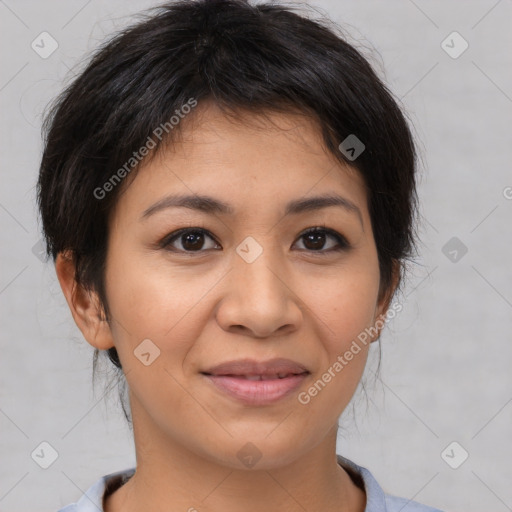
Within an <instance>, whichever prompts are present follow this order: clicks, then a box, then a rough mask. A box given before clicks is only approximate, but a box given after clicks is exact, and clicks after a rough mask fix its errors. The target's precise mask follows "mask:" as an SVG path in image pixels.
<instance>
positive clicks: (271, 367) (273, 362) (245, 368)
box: [201, 358, 309, 376]
mask: <svg viewBox="0 0 512 512" xmlns="http://www.w3.org/2000/svg"><path fill="white" fill-rule="evenodd" d="M201 373H205V374H208V375H249V376H256V375H261V376H271V375H278V374H281V375H289V374H290V373H292V374H295V375H299V374H301V373H309V370H308V369H307V368H306V367H305V366H304V365H302V364H300V363H297V362H295V361H292V360H291V359H283V358H276V359H269V360H267V361H255V360H254V359H238V360H235V361H226V362H224V363H221V364H219V365H217V366H214V367H212V368H209V369H208V370H205V371H203V372H201Z"/></svg>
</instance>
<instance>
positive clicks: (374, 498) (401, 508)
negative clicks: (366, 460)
mask: <svg viewBox="0 0 512 512" xmlns="http://www.w3.org/2000/svg"><path fill="white" fill-rule="evenodd" d="M337 458H338V464H340V466H342V467H343V469H345V470H346V471H347V473H348V474H349V475H350V476H351V478H352V480H353V481H354V483H356V485H358V486H359V487H361V488H364V491H365V493H366V508H365V512H442V511H441V510H439V509H437V508H432V507H429V506H427V505H422V504H421V503H418V502H416V501H413V500H409V499H407V498H399V497H398V496H392V495H391V494H387V493H385V492H384V491H383V490H382V487H381V486H380V485H379V483H378V482H377V480H375V477H374V476H373V475H372V474H371V472H370V471H369V470H368V469H366V468H364V467H362V466H359V465H357V464H356V463H355V462H352V461H351V460H349V459H346V458H345V457H342V456H341V455H338V456H337Z"/></svg>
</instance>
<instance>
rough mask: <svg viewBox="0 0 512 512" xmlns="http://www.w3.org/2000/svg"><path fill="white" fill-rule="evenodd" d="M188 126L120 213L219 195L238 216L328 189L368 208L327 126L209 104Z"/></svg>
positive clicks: (143, 172) (125, 198) (132, 188)
mask: <svg viewBox="0 0 512 512" xmlns="http://www.w3.org/2000/svg"><path fill="white" fill-rule="evenodd" d="M181 123H183V124H182V126H180V130H179V132H177V134H176V135H177V136H176V137H175V138H174V139H173V141H172V142H170V143H167V144H165V145H164V146H162V147H161V148H160V150H159V151H158V153H157V154H156V155H155V157H154V158H152V159H151V160H149V161H148V162H147V163H145V162H143V163H142V165H141V166H140V168H139V169H138V171H137V173H136V174H135V176H134V179H132V180H130V181H131V182H130V183H129V186H128V187H127V188H126V190H125V191H124V193H123V194H122V195H121V196H120V199H119V203H121V204H119V205H118V207H117V208H116V209H119V208H120V209H122V210H126V208H127V207H128V208H129V209H130V210H133V209H135V210H138V211H142V210H143V209H144V208H145V206H146V207H147V203H148V201H153V200H155V199H158V198H159V197H161V196H163V195H165V193H167V192H170V191H172V192H179V193H187V194H209V195H215V196H217V197H218V198H219V199H224V200H226V202H229V203H230V204H234V205H235V208H237V209H238V210H237V211H242V210H243V207H244V206H249V205H251V204H255V203H258V202H259V204H260V205H262V204H265V205H267V206H268V205H269V204H270V203H271V202H275V203H284V202H289V200H290V199H292V198H293V199H295V198H297V197H302V196H306V195H308V194H310V195H318V194H321V193H324V194H325V193H328V192H338V193H340V194H343V195H345V196H349V197H350V199H351V200H352V201H353V202H356V203H358V204H359V206H360V207H361V208H364V207H365V205H366V193H365V187H364V182H363V179H362V177H361V175H360V173H359V171H357V170H356V169H355V168H353V167H349V166H347V165H345V164H343V163H342V162H341V161H340V160H338V159H337V158H335V157H334V155H332V154H331V153H330V152H328V151H327V150H326V148H325V146H324V142H323V139H322V133H321V130H320V127H319V126H318V124H317V123H316V122H314V121H313V120H312V119H311V118H309V117H307V116H305V115H302V114H299V113H265V114H254V113H249V112H244V113H237V115H236V117H232V116H226V115H225V114H224V113H223V112H222V111H220V109H218V108H217V107H216V106H214V105H211V104H209V105H208V104H207V105H206V106H203V107H200V106H198V107H197V109H196V111H195V112H194V113H193V114H191V115H190V116H188V117H185V118H184V119H183V120H182V121H181ZM125 213H127V212H126V211H125Z"/></svg>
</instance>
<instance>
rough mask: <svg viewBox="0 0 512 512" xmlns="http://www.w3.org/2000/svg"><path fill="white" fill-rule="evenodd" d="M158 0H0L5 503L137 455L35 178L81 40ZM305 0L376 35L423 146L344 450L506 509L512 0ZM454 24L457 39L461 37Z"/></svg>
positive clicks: (388, 481)
mask: <svg viewBox="0 0 512 512" xmlns="http://www.w3.org/2000/svg"><path fill="white" fill-rule="evenodd" d="M151 5H155V2H151V1H125V2H121V1H118V0H116V1H110V2H108V3H107V2H105V3H101V2H99V1H98V0H92V1H89V2H87V1H84V0H76V1H75V0H73V1H71V0H67V1H57V0H51V1H45V2H41V1H35V0H33V1H28V0H27V1H23V0H20V1H15V0H5V1H0V16H1V30H0V37H1V45H0V48H1V50H0V51H1V59H2V66H1V78H0V102H1V112H2V123H1V128H0V129H1V135H0V145H1V146H0V147H1V151H0V159H1V163H2V166H1V173H2V178H1V183H2V187H1V193H0V225H1V228H2V235H1V237H2V243H1V254H0V256H1V262H2V265H1V273H0V308H1V317H2V329H1V331H0V336H1V347H0V353H1V359H0V432H1V436H0V460H1V463H0V510H1V511H7V510H9V511H12V512H18V511H24V510H28V509H30V510H33V511H34V512H37V511H43V510H57V509H58V508H60V507H61V506H63V505H65V504H68V503H70V502H73V501H76V500H77V499H78V498H79V497H80V495H81V493H82V491H83V490H85V489H86V488H88V487H89V486H90V485H91V484H92V483H93V482H94V481H96V480H97V479H98V478H99V477H100V476H102V475H104V474H107V473H109V472H113V471H117V470H120V469H124V468H127V467H131V466H132V465H133V464H134V462H135V460H134V452H133V443H132V440H131V433H130V431H129V429H128V427H127V426H126V424H125V421H124V419H123V418H122V414H121V413H120V409H119V407H118V406H117V405H116V400H117V397H116V393H115V391H114V392H111V393H110V394H107V395H106V396H104V395H105V388H104V385H103V383H102V382H101V380H100V381H99V385H98V386H97V387H96V390H94V389H93V387H92V384H91V366H92V348H91V347H90V346H89V345H88V344H87V343H86V342H85V341H83V340H82V338H81V335H80V333H79V331H78V330H77V328H76V327H75V326H74V323H73V321H72V319H71V315H70V313H69V311H68V309H67V306H66V304H65V301H64V298H63V296H62V294H61V292H60V288H59V286H58V283H57V281H56V278H55V274H54V269H53V266H52V264H51V263H44V262H42V261H41V260H40V259H38V257H37V256H36V255H35V254H34V251H35V253H36V254H37V243H38V241H39V239H40V232H39V228H38V221H37V215H36V209H35V205H34V184H35V181H36V177H37V170H38V163H39V158H40V154H41V138H40V125H41V112H42V110H43V108H44V107H45V105H46V103H47V102H48V101H49V100H50V99H51V98H52V97H53V96H54V95H55V94H56V93H57V92H59V91H60V90H61V89H62V88H63V86H64V84H65V83H68V82H69V80H70V79H71V78H72V76H73V74H74V73H76V70H77V69H80V66H81V63H83V59H84V54H85V53H86V52H88V51H90V50H92V49H94V48H95V47H96V46H97V45H98V44H99V42H101V41H102V40H103V39H104V37H105V36H106V35H108V34H110V33H111V32H112V31H113V30H115V29H118V28H120V27H122V26H124V25H126V24H127V23H128V22H130V21H131V20H132V19H133V18H132V17H131V16H132V14H133V13H135V12H137V11H139V10H141V9H142V8H145V7H147V6H151ZM312 5H314V6H316V7H317V8H318V9H320V10H322V11H325V12H326V13H328V14H329V15H330V16H331V18H333V19H334V20H335V21H336V22H339V23H341V24H342V25H343V26H344V27H345V29H346V30H347V31H348V33H349V35H350V37H351V40H352V42H355V43H356V44H358V45H360V47H361V46H362V47H363V48H366V49H364V52H365V54H366V55H367V56H368V57H369V58H370V59H371V60H372V62H373V63H374V64H375V66H376V67H377V69H378V70H379V72H380V73H381V74H382V75H381V76H383V77H384V78H385V80H386V82H387V83H388V84H389V86H390V88H391V90H392V91H394V93H395V94H396V95H397V96H398V97H399V98H401V99H402V102H403V104H404V106H405V108H406V109H407V111H408V112H409V116H410V118H411V120H412V122H413V124H414V126H415V132H416V135H417V137H418V139H419V142H420V150H421V154H422V166H421V178H420V200H421V203H422V215H423V220H422V223H421V225H420V229H419V234H420V237H421V240H422V244H421V246H420V250H421V256H420V257H419V258H418V260H417V262H416V264H414V265H413V266H411V273H410V278H409V282H408V285H407V288H406V289H405V291H404V294H403V296H402V297H401V300H402V301H403V303H404V309H403V311H402V312H401V313H400V314H399V315H398V317H396V318H395V319H394V320H393V321H391V322H390V324H389V325H388V327H387V329H386V330H385V333H384V335H383V336H382V340H381V343H382V348H383V361H382V364H383V366H382V373H381V379H374V378H372V373H371V372H372V368H375V362H376V357H375V356H376V355H377V354H376V351H375V349H372V350H373V357H372V359H371V361H370V365H369V368H368V373H367V377H366V382H367V388H368V389H367V394H368V400H365V398H364V394H363V393H360V392H358V393H357V394H356V398H355V399H354V401H353V405H354V408H353V409H352V407H351V408H349V409H348V410H347V411H346V414H345V415H344V416H343V417H342V419H341V425H342V427H343V428H342V429H341V430H340V436H339V444H338V452H339V453H342V454H343V455H345V456H347V457H349V458H352V459H353V460H354V461H355V462H357V463H359V464H361V465H363V466H366V467H368V468H369V469H370V470H371V471H372V472H373V473H374V475H375V476H376V478H377V480H378V481H379V482H380V483H381V485H382V486H383V487H384V489H385V490H387V491H388V492H391V493H393V494H397V495H400V496H404V497H407V498H414V499H415V500H417V501H420V502H424V503H428V504H431V505H434V506H437V507H439V508H442V509H446V510H452V511H460V512H462V511H464V512H476V511H479V512H480V511H482V510H486V511H497V512H500V511H506V510H512V487H511V486H510V481H511V476H512V471H511V466H512V441H511V439H512V436H510V432H511V428H510V427H511V423H512V422H511V419H512V379H511V376H510V375H511V372H510V366H511V365H510V363H511V360H512V359H511V355H512V343H511V337H510V332H511V327H512V325H511V308H512V291H511V290H512V287H511V266H510V261H512V258H511V253H512V250H511V244H510V240H511V234H512V233H511V223H510V214H511V209H512V200H511V199H510V198H511V197H512V189H511V188H507V187H512V175H511V173H510V162H511V156H512V154H511V153H512V150H511V146H512V145H511V140H510V128H509V126H510V117H511V116H510V114H511V111H512V84H511V69H512V68H511V60H512V59H511V56H512V52H511V51H510V48H511V47H512V46H511V42H512V35H511V32H512V31H511V27H510V20H511V13H512V1H511V0H501V1H496V0H489V1H487V0H479V1H467V2H457V1H454V0H452V1H428V2H427V1H420V0H416V1H415V2H413V1H408V0H394V1H387V2H382V1H359V2H355V1H353V2H348V1H334V0H322V1H320V0H317V1H316V2H314V3H312ZM43 31H47V32H49V33H50V34H51V35H52V37H53V38H54V39H55V40H56V41H57V42H58V45H59V46H58V48H57V50H56V51H55V52H54V53H53V54H52V55H51V56H50V57H48V58H46V59H43V58H41V57H40V56H39V55H38V54H37V53H36V52H35V51H34V50H33V49H32V48H31V43H32V41H33V40H34V39H36V37H37V36H38V35H39V34H40V33H41V32H43ZM453 31H457V32H459V33H460V34H461V35H462V37H463V38H464V39H465V40H466V41H467V42H468V44H469V48H468V49H467V50H466V51H465V52H464V53H462V55H460V56H459V57H458V58H452V57H451V56H450V55H448V54H447V53H446V51H445V50H444V49H443V47H442V46H441V43H442V41H443V40H445V39H446V38H447V36H448V35H449V34H451V33H452V32H453ZM452 39H453V37H452V38H451V39H450V38H449V39H448V41H447V43H448V44H449V45H450V46H452V47H453V48H452V49H451V50H450V51H452V52H453V51H457V50H459V49H460V48H462V47H461V41H457V40H456V39H455V40H453V42H451V41H452ZM46 48H48V46H46ZM452 237H457V239H458V241H455V242H454V243H455V246H453V247H451V246H448V248H447V249H446V248H445V249H444V252H443V247H445V244H446V243H447V242H448V241H449V240H450V239H451V238H452ZM452 243H453V242H452ZM461 244H464V246H465V247H467V253H466V254H464V255H463V256H462V257H461V255H462V251H461V248H462V245H461ZM34 246H36V248H35V249H34V251H33V247H34ZM453 248H455V250H456V251H457V255H456V258H457V261H451V259H454V257H455V253H453V252H452V253H451V254H450V253H449V251H451V250H452V249H453ZM445 253H446V254H445ZM108 378H109V376H108V374H107V375H105V381H104V382H105V383H106V382H107V381H108ZM43 441H46V442H48V443H50V444H51V445H52V446H53V447H54V449H55V450H56V451H57V452H58V458H57V460H56V461H55V462H54V463H53V464H52V465H51V466H50V467H49V468H48V469H42V468H41V467H40V466H39V465H38V464H36V462H35V461H34V460H33V459H32V458H31V453H32V452H33V451H34V450H35V449H36V448H37V447H38V446H39V445H40V443H41V442H43ZM453 441H456V442H457V443H458V445H455V447H454V448H453V451H452V449H451V448H450V449H449V450H448V451H444V450H445V448H446V447H447V446H448V445H449V444H450V443H452V442H453ZM462 450H465V451H467V452H468V453H469V458H468V459H467V460H466V461H465V462H464V463H463V464H462V465H460V467H458V469H452V468H451V467H450V466H449V465H448V464H447V462H445V461H446V460H448V461H450V463H451V464H452V465H456V464H457V463H460V461H461V460H462V456H463V454H464V452H463V451H462ZM46 453H48V451H47V452H46ZM442 453H445V455H444V458H443V456H442Z"/></svg>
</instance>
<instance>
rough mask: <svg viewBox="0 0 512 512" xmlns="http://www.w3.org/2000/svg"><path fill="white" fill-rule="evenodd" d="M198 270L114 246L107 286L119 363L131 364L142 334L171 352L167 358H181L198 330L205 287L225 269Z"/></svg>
mask: <svg viewBox="0 0 512 512" xmlns="http://www.w3.org/2000/svg"><path fill="white" fill-rule="evenodd" d="M198 272H199V271H198V270H197V269H194V268H186V269H185V268H177V267H175V268H173V267H172V266H171V265H168V264H166V263H165V262H163V263H158V264H155V263H152V262H150V258H147V256H144V255H143V254H137V252H136V251H133V250H131V251H130V250H122V247H119V248H118V249H116V248H115V247H113V248H112V250H111V251H110V254H109V260H108V262H107V272H106V276H107V278H106V292H107V297H108V300H109V308H110V313H111V316H112V319H113V328H112V331H113V334H114V341H115V344H116V348H117V350H118V352H119V356H120V358H121V362H122V363H123V367H124V366H125V363H126V364H128V365H131V361H132V359H133V356H134V354H133V351H134V350H135V349H136V348H137V346H138V345H139V344H140V343H141V342H142V341H143V340H145V339H149V340H151V341H152V342H153V343H154V344H155V345H156V346H157V347H158V348H159V349H160V350H161V352H162V353H163V352H166V353H171V361H181V360H182V359H183V357H184V355H185V354H186V352H187V351H188V350H189V345H190V343H191V340H194V339H197V338H198V337H199V336H200V332H201V329H202V326H203V323H204V322H203V321H202V320H201V319H202V317H203V316H204V315H205V314H206V312H205V310H204V305H205V304H206V303H207V302H208V292H209V291H210V290H211V289H212V288H214V286H215V284H216V283H217V282H219V280H220V279H221V277H222V274H223V273H222V271H221V270H219V271H213V272H204V271H203V272H201V274H200V276H199V275H198ZM123 356H124V360H123ZM180 357H181V359H180Z"/></svg>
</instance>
